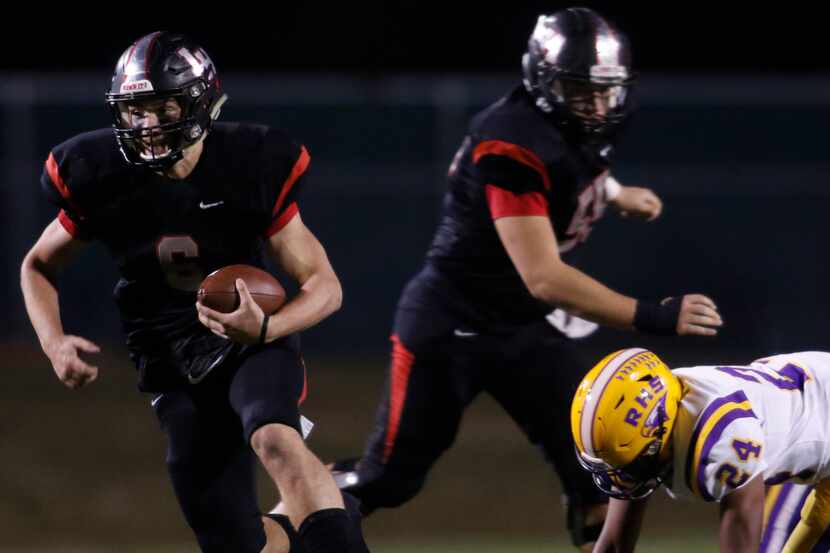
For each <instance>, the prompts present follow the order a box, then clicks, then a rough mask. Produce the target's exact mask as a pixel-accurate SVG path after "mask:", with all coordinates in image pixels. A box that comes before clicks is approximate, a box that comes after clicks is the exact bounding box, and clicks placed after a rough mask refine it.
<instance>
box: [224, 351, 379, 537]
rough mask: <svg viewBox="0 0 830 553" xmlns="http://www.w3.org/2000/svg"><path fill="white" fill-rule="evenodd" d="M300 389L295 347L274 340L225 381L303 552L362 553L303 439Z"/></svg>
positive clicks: (356, 527) (354, 527)
mask: <svg viewBox="0 0 830 553" xmlns="http://www.w3.org/2000/svg"><path fill="white" fill-rule="evenodd" d="M304 387H305V367H304V366H303V363H302V360H301V358H300V355H299V352H298V350H297V348H296V347H295V346H293V345H291V343H290V342H283V343H275V344H273V345H269V346H268V347H266V348H264V349H261V350H259V351H257V352H256V353H253V354H252V355H249V356H248V357H247V358H246V359H245V360H244V361H243V362H242V364H241V366H240V367H239V368H238V370H237V371H236V373H235V374H234V376H233V381H232V383H231V385H230V402H231V404H232V405H233V408H234V410H235V411H236V412H237V413H238V414H239V418H240V419H241V421H242V425H243V428H244V435H245V436H246V438H247V440H248V442H249V443H250V446H251V448H252V449H253V450H254V452H255V453H256V455H257V457H258V458H259V460H260V462H261V463H262V465H263V466H264V467H265V470H266V471H267V472H268V474H269V476H270V477H271V478H272V480H273V481H274V484H275V485H276V486H277V488H278V489H279V492H280V496H281V497H282V501H283V506H284V509H285V513H286V515H287V516H288V517H289V519H290V520H291V522H292V523H293V525H294V526H295V527H297V528H298V533H299V535H300V538H301V541H302V543H303V546H304V547H305V548H306V550H307V551H308V552H309V553H322V552H329V551H332V552H334V551H337V552H338V553H340V552H343V553H363V552H367V551H368V548H367V547H366V544H365V542H364V541H363V536H362V532H361V530H360V524H359V520H355V519H353V518H351V517H349V515H348V513H347V512H346V510H345V509H344V503H343V499H342V496H341V494H340V490H338V488H337V486H336V485H335V483H334V479H333V478H332V477H331V474H330V473H329V471H328V470H327V469H326V468H325V467H324V466H323V464H322V463H321V462H320V461H319V459H318V458H317V457H316V456H315V455H314V454H313V453H312V452H311V451H310V450H309V449H308V448H307V447H306V445H305V441H304V440H303V436H302V433H301V432H302V430H301V425H300V413H299V409H298V403H299V401H300V398H301V397H302V394H303V391H304Z"/></svg>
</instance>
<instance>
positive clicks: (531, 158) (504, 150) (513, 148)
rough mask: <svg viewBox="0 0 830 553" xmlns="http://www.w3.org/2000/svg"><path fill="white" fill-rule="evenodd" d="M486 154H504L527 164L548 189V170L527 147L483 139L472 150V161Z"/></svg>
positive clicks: (476, 160) (474, 161)
mask: <svg viewBox="0 0 830 553" xmlns="http://www.w3.org/2000/svg"><path fill="white" fill-rule="evenodd" d="M486 155H497V156H506V157H509V158H510V159H513V160H516V161H518V162H519V163H522V164H524V165H527V166H528V167H530V168H531V169H534V170H535V171H536V172H537V173H539V176H540V177H542V182H543V183H544V185H545V190H550V178H548V170H547V168H545V163H544V162H543V161H542V160H541V159H539V156H537V155H536V154H534V153H533V152H531V151H530V150H528V149H527V148H522V147H521V146H517V145H516V144H511V143H510V142H504V141H502V140H485V141H484V142H480V143H479V144H478V145H477V146H476V147H475V150H473V163H478V160H479V159H481V158H482V157H484V156H486Z"/></svg>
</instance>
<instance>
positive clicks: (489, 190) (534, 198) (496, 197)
mask: <svg viewBox="0 0 830 553" xmlns="http://www.w3.org/2000/svg"><path fill="white" fill-rule="evenodd" d="M484 191H485V193H486V194H487V205H488V206H489V207H490V215H491V216H492V217H493V220H495V219H498V218H499V217H523V216H529V215H544V216H547V214H548V201H547V199H545V196H544V195H543V194H542V193H541V192H524V193H523V194H514V193H513V192H510V191H509V190H505V189H504V188H499V187H498V186H495V185H493V184H488V185H485V187H484Z"/></svg>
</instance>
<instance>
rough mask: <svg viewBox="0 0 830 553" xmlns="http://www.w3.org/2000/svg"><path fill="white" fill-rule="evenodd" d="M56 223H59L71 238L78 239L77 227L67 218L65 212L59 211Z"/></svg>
mask: <svg viewBox="0 0 830 553" xmlns="http://www.w3.org/2000/svg"><path fill="white" fill-rule="evenodd" d="M58 221H59V222H60V224H61V226H62V227H63V228H65V229H66V232H68V233H69V235H70V236H71V237H72V238H77V237H78V234H79V231H78V225H76V224H75V222H74V221H73V220H72V219H70V218H69V215H67V214H66V211H64V210H62V209H61V211H60V213H58Z"/></svg>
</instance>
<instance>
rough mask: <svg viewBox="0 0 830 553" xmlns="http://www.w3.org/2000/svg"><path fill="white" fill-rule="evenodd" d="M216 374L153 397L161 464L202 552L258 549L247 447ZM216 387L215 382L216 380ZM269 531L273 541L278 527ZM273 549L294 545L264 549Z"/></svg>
mask: <svg viewBox="0 0 830 553" xmlns="http://www.w3.org/2000/svg"><path fill="white" fill-rule="evenodd" d="M214 376H217V377H218V376H219V375H214ZM216 384H217V378H212V377H209V378H208V379H207V380H205V381H204V382H202V383H200V384H199V385H197V386H194V387H192V388H190V389H188V390H182V391H175V392H169V393H165V394H163V395H161V396H160V397H158V398H156V399H155V400H154V408H155V411H156V413H157V415H158V418H159V421H160V423H161V427H162V429H163V430H164V432H165V434H166V435H167V438H168V449H167V467H168V471H169V473H170V477H171V479H172V481H173V488H174V490H175V492H176V497H177V499H178V501H179V505H180V506H181V509H182V511H183V513H184V516H185V519H186V520H187V522H188V524H189V525H190V527H191V528H192V529H193V532H194V533H195V534H196V539H197V541H198V542H199V546H200V548H201V550H202V551H203V552H205V553H224V552H226V551H229V550H232V551H235V552H242V553H261V552H262V551H263V548H264V547H265V544H266V535H265V531H264V529H263V523H262V519H261V518H260V510H259V508H258V505H257V502H256V495H255V478H254V466H255V457H254V455H253V452H252V451H251V450H250V448H249V447H248V446H247V444H246V443H245V442H244V440H243V439H242V428H241V426H240V424H239V421H238V418H237V417H236V415H235V413H234V412H233V411H232V410H231V409H230V406H229V405H228V404H227V400H226V399H225V400H224V401H223V394H221V393H216V391H215V386H216ZM220 387H221V386H220ZM281 531H282V530H281V529H277V530H274V531H272V532H271V534H273V535H274V541H275V542H279V543H285V542H286V541H287V540H284V539H283V540H281V541H280V540H278V539H277V537H278V536H279V533H280V532H281ZM266 551H269V553H270V552H273V553H287V552H289V551H291V553H299V550H296V551H295V550H289V549H285V548H282V549H278V548H277V549H270V550H266Z"/></svg>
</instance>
